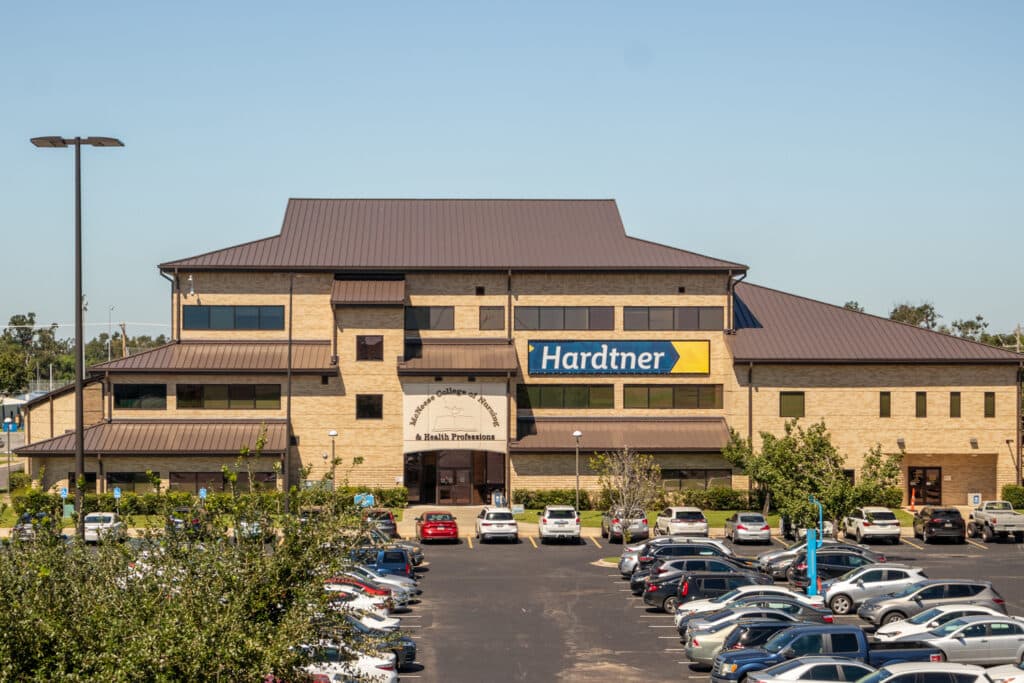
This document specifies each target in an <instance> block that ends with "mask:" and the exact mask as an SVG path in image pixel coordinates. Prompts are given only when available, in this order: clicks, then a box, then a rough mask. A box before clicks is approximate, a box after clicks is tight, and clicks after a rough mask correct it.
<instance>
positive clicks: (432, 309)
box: [405, 306, 455, 330]
mask: <svg viewBox="0 0 1024 683" xmlns="http://www.w3.org/2000/svg"><path fill="white" fill-rule="evenodd" d="M405 329H407V330H454V329H455V307H454V306H406V308H405Z"/></svg>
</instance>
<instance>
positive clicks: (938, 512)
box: [914, 505, 967, 543]
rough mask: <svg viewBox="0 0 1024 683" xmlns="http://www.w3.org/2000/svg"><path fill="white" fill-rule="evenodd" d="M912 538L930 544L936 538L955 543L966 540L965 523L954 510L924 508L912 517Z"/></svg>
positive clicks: (957, 511)
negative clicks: (950, 540)
mask: <svg viewBox="0 0 1024 683" xmlns="http://www.w3.org/2000/svg"><path fill="white" fill-rule="evenodd" d="M914 538H920V539H921V540H922V541H924V542H925V543H930V542H931V541H932V540H933V539H936V538H951V539H953V540H954V541H956V542H957V543H964V542H966V540H967V523H966V522H965V521H964V517H963V515H961V514H960V511H959V510H957V509H956V508H941V507H932V506H930V505H929V506H926V507H923V508H921V509H920V510H918V511H917V514H915V515H914Z"/></svg>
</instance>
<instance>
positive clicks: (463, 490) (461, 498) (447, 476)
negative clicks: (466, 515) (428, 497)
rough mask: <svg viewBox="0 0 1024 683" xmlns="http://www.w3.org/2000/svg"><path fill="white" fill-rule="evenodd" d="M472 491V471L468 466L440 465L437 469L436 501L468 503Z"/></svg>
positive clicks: (449, 503) (455, 503)
mask: <svg viewBox="0 0 1024 683" xmlns="http://www.w3.org/2000/svg"><path fill="white" fill-rule="evenodd" d="M472 492H473V477H472V471H471V470H470V468H468V467H459V468H452V467H442V468H439V469H438V470H437V502H438V503H440V504H442V505H469V503H470V500H471V496H472Z"/></svg>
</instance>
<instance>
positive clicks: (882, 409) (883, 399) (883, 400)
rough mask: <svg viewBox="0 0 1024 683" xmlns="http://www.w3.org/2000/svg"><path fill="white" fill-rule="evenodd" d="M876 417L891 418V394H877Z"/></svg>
mask: <svg viewBox="0 0 1024 683" xmlns="http://www.w3.org/2000/svg"><path fill="white" fill-rule="evenodd" d="M878 417H892V392H891V391H880V392H878Z"/></svg>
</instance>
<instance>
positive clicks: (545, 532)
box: [537, 505, 580, 543]
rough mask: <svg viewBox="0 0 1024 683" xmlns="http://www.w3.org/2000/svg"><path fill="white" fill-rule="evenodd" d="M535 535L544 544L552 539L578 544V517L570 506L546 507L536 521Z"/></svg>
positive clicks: (574, 509)
mask: <svg viewBox="0 0 1024 683" xmlns="http://www.w3.org/2000/svg"><path fill="white" fill-rule="evenodd" d="M537 535H538V536H540V542H541V543H545V542H547V541H549V540H551V539H553V538H558V539H562V540H568V541H572V542H573V543H579V542H580V516H579V513H578V512H576V508H574V507H573V506H571V505H548V506H547V507H545V508H544V511H543V512H542V513H541V515H540V519H538V520H537Z"/></svg>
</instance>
